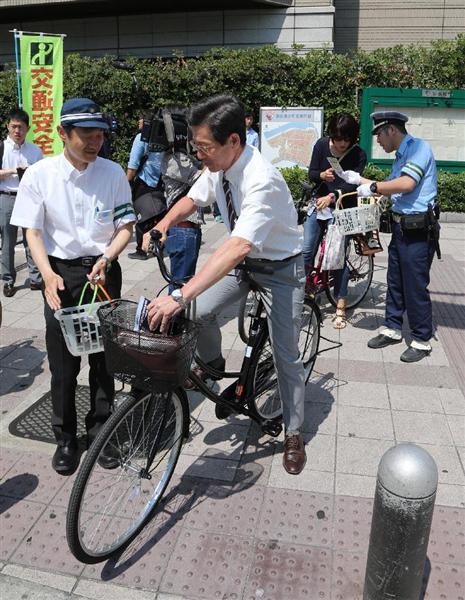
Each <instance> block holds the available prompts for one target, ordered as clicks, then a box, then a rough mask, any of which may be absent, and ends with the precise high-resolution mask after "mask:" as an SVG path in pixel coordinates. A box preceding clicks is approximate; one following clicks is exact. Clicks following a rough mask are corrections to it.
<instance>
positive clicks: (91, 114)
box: [60, 98, 110, 129]
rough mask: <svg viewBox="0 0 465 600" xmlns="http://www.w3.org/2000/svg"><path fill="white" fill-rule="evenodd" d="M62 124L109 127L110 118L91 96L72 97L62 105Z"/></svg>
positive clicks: (64, 125) (99, 127)
mask: <svg viewBox="0 0 465 600" xmlns="http://www.w3.org/2000/svg"><path fill="white" fill-rule="evenodd" d="M60 125H62V126H63V127H66V126H71V125H72V126H74V127H97V128H98V129H109V127H110V126H109V124H108V120H107V119H106V118H105V116H104V114H103V113H102V111H101V109H100V106H99V105H98V104H97V103H96V102H94V101H93V100H90V98H70V99H69V100H66V101H65V102H64V104H63V106H62V107H61V113H60Z"/></svg>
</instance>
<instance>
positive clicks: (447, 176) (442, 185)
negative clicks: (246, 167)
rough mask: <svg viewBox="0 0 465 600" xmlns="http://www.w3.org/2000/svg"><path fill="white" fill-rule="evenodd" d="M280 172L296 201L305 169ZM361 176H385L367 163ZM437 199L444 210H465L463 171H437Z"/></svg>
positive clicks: (380, 177) (373, 177) (374, 177)
mask: <svg viewBox="0 0 465 600" xmlns="http://www.w3.org/2000/svg"><path fill="white" fill-rule="evenodd" d="M281 173H282V174H283V176H284V179H285V180H286V183H287V185H288V186H289V189H290V191H291V194H292V197H293V198H294V202H297V201H298V200H299V199H300V197H301V195H302V186H301V181H303V180H306V179H307V171H306V170H305V169H301V168H300V167H288V168H285V169H281ZM363 176H364V177H367V178H368V179H373V180H374V181H382V180H383V179H385V178H386V171H384V170H382V169H380V168H378V167H376V166H375V165H372V164H369V165H367V167H366V168H365V170H364V172H363ZM438 200H439V204H440V206H441V210H442V211H444V212H465V172H464V173H446V172H444V171H440V172H439V173H438Z"/></svg>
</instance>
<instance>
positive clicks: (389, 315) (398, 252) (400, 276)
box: [384, 223, 435, 342]
mask: <svg viewBox="0 0 465 600" xmlns="http://www.w3.org/2000/svg"><path fill="white" fill-rule="evenodd" d="M434 250H435V248H434V241H433V240H432V239H428V235H427V233H426V231H418V232H405V231H404V232H403V231H402V229H401V226H400V224H399V223H393V224H392V238H391V242H390V244H389V249H388V251H389V261H388V272H387V296H386V315H385V320H384V325H385V326H386V327H389V328H390V329H396V330H399V331H401V330H402V322H403V315H404V312H406V313H407V317H408V321H409V325H410V330H411V334H412V338H413V339H414V340H418V341H422V342H427V341H429V340H430V338H431V337H432V336H433V311H432V306H431V298H430V294H429V291H428V285H429V272H430V268H431V263H432V262H433V256H434Z"/></svg>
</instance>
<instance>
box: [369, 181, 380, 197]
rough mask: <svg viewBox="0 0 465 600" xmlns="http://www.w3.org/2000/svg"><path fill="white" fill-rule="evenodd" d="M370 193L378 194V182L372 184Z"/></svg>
mask: <svg viewBox="0 0 465 600" xmlns="http://www.w3.org/2000/svg"><path fill="white" fill-rule="evenodd" d="M370 192H373V194H377V193H378V183H377V182H376V181H373V183H370Z"/></svg>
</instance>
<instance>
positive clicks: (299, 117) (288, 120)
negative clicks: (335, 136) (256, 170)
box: [260, 106, 323, 169]
mask: <svg viewBox="0 0 465 600" xmlns="http://www.w3.org/2000/svg"><path fill="white" fill-rule="evenodd" d="M322 130H323V109H322V108H307V107H300V106H297V107H291V108H279V107H277V106H262V107H261V108H260V151H261V153H262V154H263V156H265V157H266V158H267V159H268V160H269V161H270V162H271V164H273V165H274V166H275V167H278V168H282V167H293V166H295V165H298V166H299V167H302V168H303V169H307V168H308V165H309V163H310V157H311V156H312V150H313V146H314V145H315V142H316V141H317V140H318V138H320V137H321V135H322Z"/></svg>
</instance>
